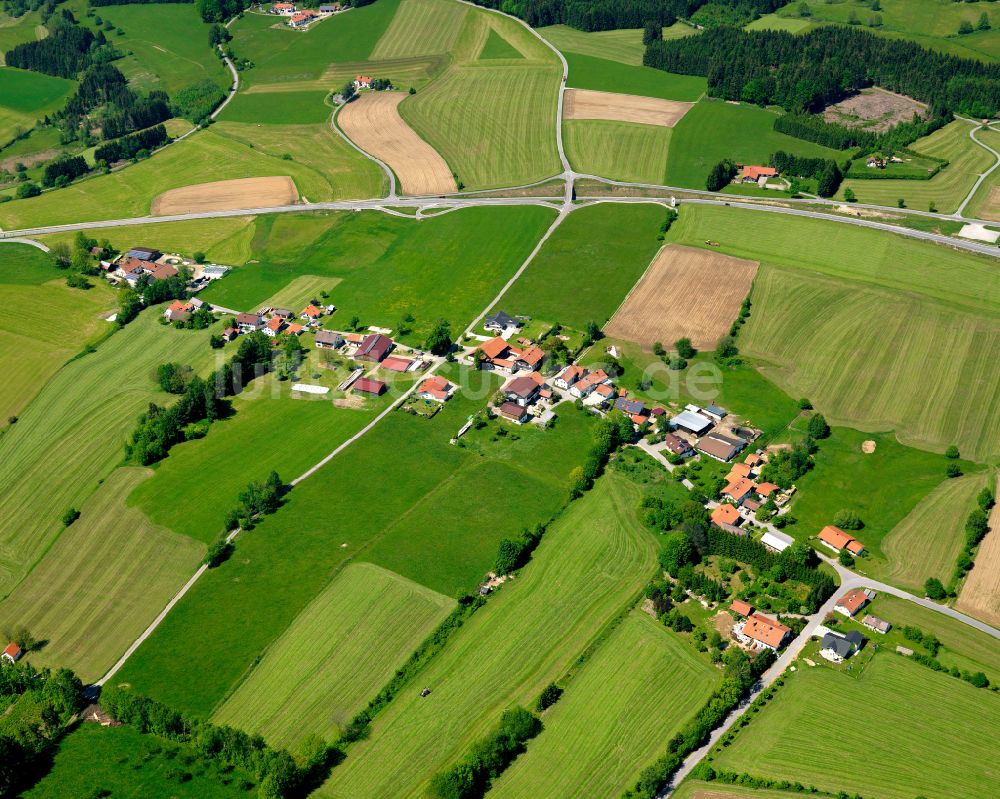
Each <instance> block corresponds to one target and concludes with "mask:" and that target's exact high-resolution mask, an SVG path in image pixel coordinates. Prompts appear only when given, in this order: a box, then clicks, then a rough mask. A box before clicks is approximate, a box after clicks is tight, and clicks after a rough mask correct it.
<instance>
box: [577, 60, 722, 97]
mask: <svg viewBox="0 0 1000 799" xmlns="http://www.w3.org/2000/svg"><path fill="white" fill-rule="evenodd" d="M566 62H567V63H568V64H569V80H567V81H566V85H567V86H568V87H570V88H571V89H594V90H595V91H601V92H621V93H622V94H639V95H643V96H645V97H661V98H663V99H664V100H680V101H682V102H687V103H693V102H694V101H695V100H697V99H698V98H699V97H701V96H702V95H703V94H705V90H706V88H707V87H708V83H707V81H706V80H705V78H701V77H697V76H695V75H674V74H672V73H670V72H664V71H663V70H662V69H653V68H652V67H643V66H632V65H629V64H621V63H619V62H617V61H609V60H607V59H605V58H594V57H593V56H589V55H579V54H577V53H567V54H566Z"/></svg>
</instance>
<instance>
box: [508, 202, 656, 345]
mask: <svg viewBox="0 0 1000 799" xmlns="http://www.w3.org/2000/svg"><path fill="white" fill-rule="evenodd" d="M664 219H665V212H664V210H663V208H662V207H661V206H659V205H655V204H644V203H636V204H629V205H624V204H617V205H615V204H596V205H591V206H586V207H583V208H579V209H577V210H575V211H573V213H571V214H570V215H569V216H568V217H567V218H566V219H565V221H563V222H562V224H560V225H559V227H558V228H556V230H555V232H554V233H553V234H552V236H550V237H549V239H548V241H546V242H545V244H544V245H543V246H542V249H541V251H540V252H539V253H538V255H537V256H535V259H534V260H533V261H532V262H531V264H530V265H529V266H528V268H527V269H526V270H525V271H524V274H522V275H521V277H520V278H519V279H518V281H517V282H516V283H515V284H514V285H513V286H512V287H511V289H510V291H508V292H507V293H506V294H505V295H504V296H503V297H502V298H501V300H500V303H499V306H498V307H501V308H503V309H505V310H506V311H507V313H511V314H514V313H516V314H527V315H529V316H533V317H535V318H537V319H542V320H544V321H546V322H549V323H551V324H562V325H569V326H570V327H572V328H575V329H577V330H584V329H585V328H586V326H587V323H588V322H596V323H597V324H598V325H603V324H604V322H606V321H607V320H608V319H609V318H611V315H612V314H613V313H614V312H615V309H616V308H617V307H618V306H619V305H620V304H621V302H622V300H623V299H625V295H627V294H628V292H629V290H630V289H631V288H632V286H634V285H635V282H636V281H637V280H638V279H639V277H640V276H641V275H642V273H643V272H644V271H645V270H646V267H647V266H648V265H649V262H650V261H651V260H652V258H653V256H654V255H655V254H656V251H657V250H658V249H659V246H660V245H659V242H658V241H657V240H656V236H657V233H658V231H659V228H660V225H661V224H663V221H664Z"/></svg>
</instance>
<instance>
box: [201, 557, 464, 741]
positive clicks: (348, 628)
mask: <svg viewBox="0 0 1000 799" xmlns="http://www.w3.org/2000/svg"><path fill="white" fill-rule="evenodd" d="M454 605H455V603H454V601H453V600H451V599H449V598H448V597H445V596H442V595H440V594H436V593H434V592H433V591H430V590H429V589H427V588H424V587H423V586H421V585H417V584H416V583H413V582H410V581H409V580H404V579H403V578H401V577H399V576H398V575H396V574H393V573H392V572H390V571H386V570H384V569H381V568H379V567H377V566H373V565H371V564H368V563H359V564H353V565H351V566H348V567H347V568H346V569H344V571H343V572H341V573H340V575H339V576H338V577H337V578H336V579H334V580H333V581H332V582H331V583H330V584H329V585H328V586H327V587H326V589H325V590H324V591H323V592H322V593H321V594H320V595H319V596H317V597H316V599H314V600H313V601H312V603H310V605H309V606H308V607H307V608H306V609H305V610H303V611H302V613H300V614H299V615H298V616H297V617H296V619H295V621H294V622H293V623H292V625H291V626H290V627H289V628H288V630H287V631H286V632H285V633H284V635H282V636H281V638H279V639H278V640H277V641H275V643H274V645H273V646H272V647H271V648H270V649H269V650H268V651H267V654H266V655H265V657H264V660H263V661H262V662H261V663H260V664H259V665H258V666H257V667H256V668H255V669H254V670H253V672H252V673H251V674H250V676H249V677H248V678H247V679H246V680H245V681H244V682H243V683H242V684H241V685H240V687H239V689H238V690H237V691H236V693H234V694H233V695H232V696H230V697H229V698H228V699H227V700H226V702H225V703H224V704H223V705H222V706H221V707H220V708H219V710H218V711H217V712H216V713H215V715H214V716H213V721H216V722H218V723H220V724H231V725H233V726H236V727H239V728H241V729H244V730H248V731H250V732H256V733H260V734H261V735H263V736H264V737H265V738H266V739H267V740H268V741H269V742H270V743H271V744H272V745H274V746H280V747H287V748H290V749H293V750H294V749H295V748H296V745H297V744H298V743H299V742H300V741H301V740H302V739H303V738H304V737H305V736H307V735H313V734H315V735H320V736H322V737H323V738H325V739H326V740H331V739H333V738H334V737H336V735H337V733H339V732H340V730H341V729H343V727H344V725H346V724H347V723H348V722H349V721H350V720H351V718H352V717H353V716H354V714H355V713H357V712H358V711H359V710H362V709H363V708H364V706H365V704H366V703H367V702H368V700H369V699H371V698H372V697H373V696H375V694H377V693H378V692H379V690H380V689H381V688H382V686H383V685H384V684H385V683H386V682H387V681H388V680H389V678H390V677H391V676H392V674H393V672H394V671H395V669H397V668H398V667H399V666H401V665H402V664H403V663H404V662H405V661H406V659H407V657H409V655H410V653H411V652H412V651H413V650H414V649H416V647H417V646H418V645H419V644H420V643H421V642H422V641H423V640H424V638H425V637H426V636H427V635H429V634H430V632H431V631H432V630H433V629H434V627H435V626H436V625H437V624H439V623H440V622H441V621H442V620H443V619H444V617H445V616H447V615H448V613H449V612H450V611H451V609H452V607H453V606H454Z"/></svg>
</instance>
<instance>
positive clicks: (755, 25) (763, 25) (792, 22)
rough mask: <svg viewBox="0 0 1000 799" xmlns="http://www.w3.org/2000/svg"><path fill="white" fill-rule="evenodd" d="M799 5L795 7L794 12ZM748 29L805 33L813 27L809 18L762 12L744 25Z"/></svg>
mask: <svg viewBox="0 0 1000 799" xmlns="http://www.w3.org/2000/svg"><path fill="white" fill-rule="evenodd" d="M798 9H799V6H796V7H795V11H796V13H797V12H798ZM744 27H745V28H746V30H748V31H788V32H789V33H805V32H806V31H808V30H809V29H810V28H812V27H813V23H812V22H811V21H810V20H809V19H805V18H803V17H800V16H779V15H778V14H764V16H762V17H758V18H757V19H755V20H754V21H753V22H751V23H750V24H748V25H745V26H744Z"/></svg>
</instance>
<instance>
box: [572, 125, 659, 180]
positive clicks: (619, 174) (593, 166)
mask: <svg viewBox="0 0 1000 799" xmlns="http://www.w3.org/2000/svg"><path fill="white" fill-rule="evenodd" d="M670 133H671V129H670V128H664V127H660V126H659V125H638V124H634V123H632V122H612V121H610V120H605V119H567V120H565V121H564V122H563V141H564V144H565V147H566V156H567V157H568V158H569V162H570V165H571V166H572V167H573V169H574V170H576V171H577V172H582V173H584V174H587V175H599V176H600V177H605V178H611V179H612V180H627V181H632V182H636V183H657V184H660V183H663V182H664V175H665V173H666V169H667V151H668V150H669V148H670Z"/></svg>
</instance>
